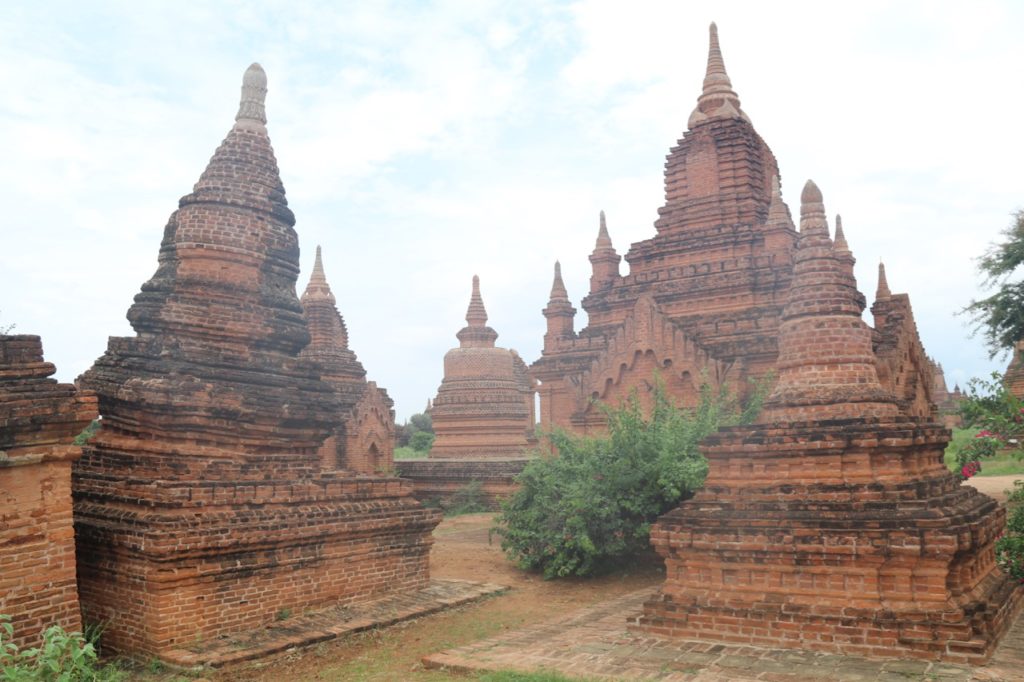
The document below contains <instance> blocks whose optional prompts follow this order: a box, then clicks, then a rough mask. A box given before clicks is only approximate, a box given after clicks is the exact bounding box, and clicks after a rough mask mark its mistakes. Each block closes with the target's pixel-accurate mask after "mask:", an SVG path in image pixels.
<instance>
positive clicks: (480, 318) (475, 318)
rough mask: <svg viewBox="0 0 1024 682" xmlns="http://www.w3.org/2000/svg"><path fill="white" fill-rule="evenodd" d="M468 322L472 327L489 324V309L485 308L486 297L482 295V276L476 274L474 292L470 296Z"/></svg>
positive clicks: (474, 276)
mask: <svg viewBox="0 0 1024 682" xmlns="http://www.w3.org/2000/svg"><path fill="white" fill-rule="evenodd" d="M466 322H468V323H469V326H470V327H483V326H485V325H486V324H487V310H486V309H485V308H484V299H483V298H481V296H480V278H479V277H477V276H476V275H473V293H472V295H470V297H469V308H468V309H467V310H466Z"/></svg>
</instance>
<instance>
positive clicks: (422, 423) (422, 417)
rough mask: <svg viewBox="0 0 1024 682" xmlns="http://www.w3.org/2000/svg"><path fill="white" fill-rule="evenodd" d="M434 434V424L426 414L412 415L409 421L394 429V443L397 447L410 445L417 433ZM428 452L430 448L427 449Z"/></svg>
mask: <svg viewBox="0 0 1024 682" xmlns="http://www.w3.org/2000/svg"><path fill="white" fill-rule="evenodd" d="M421 432H422V433H429V434H433V433H434V424H433V422H432V421H431V419H430V415H429V414H427V413H425V412H424V413H421V414H414V415H412V416H411V417H409V421H407V422H405V423H404V424H399V425H398V426H397V427H396V428H395V443H396V445H397V446H398V447H400V448H401V447H407V446H409V445H411V441H412V437H413V436H415V435H416V434H417V433H421ZM427 449H428V450H429V449H430V448H427Z"/></svg>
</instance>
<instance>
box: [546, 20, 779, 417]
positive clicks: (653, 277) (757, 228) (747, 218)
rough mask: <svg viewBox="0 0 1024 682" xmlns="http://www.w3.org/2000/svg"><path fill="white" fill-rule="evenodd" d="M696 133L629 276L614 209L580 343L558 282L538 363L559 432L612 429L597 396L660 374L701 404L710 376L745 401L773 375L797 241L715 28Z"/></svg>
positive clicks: (621, 391)
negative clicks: (617, 244) (613, 230)
mask: <svg viewBox="0 0 1024 682" xmlns="http://www.w3.org/2000/svg"><path fill="white" fill-rule="evenodd" d="M688 127H689V129H688V130H687V131H686V132H685V133H684V135H683V138H682V139H681V140H679V142H678V144H677V145H676V146H675V147H673V148H672V149H671V151H670V152H669V155H668V158H667V160H666V163H665V204H664V206H662V207H661V208H660V209H658V216H659V217H658V220H657V221H655V223H654V226H655V229H656V231H657V233H656V234H655V236H654V237H653V238H651V239H648V240H645V241H642V242H637V243H636V244H633V245H632V247H630V249H629V251H628V252H627V253H626V261H627V262H628V263H629V269H630V272H629V275H626V276H622V275H620V274H619V262H620V256H619V255H618V254H617V253H616V251H615V249H614V247H613V245H612V240H611V237H610V233H609V229H608V225H607V222H606V220H605V216H604V213H603V212H602V214H601V219H600V228H599V231H598V237H597V242H596V244H595V248H594V251H593V253H592V254H591V256H590V261H591V264H592V276H591V279H590V291H589V293H588V294H587V296H586V297H584V299H583V301H582V307H583V309H584V310H585V311H586V312H587V315H588V317H589V324H588V325H587V326H586V327H585V328H583V329H582V330H580V331H579V332H578V333H577V332H575V331H574V329H573V317H574V315H575V312H576V311H575V309H574V308H573V307H572V305H571V303H570V302H569V298H568V295H567V293H566V292H565V286H564V284H563V283H562V280H561V275H560V272H556V275H555V282H554V286H553V287H552V292H551V300H550V302H549V303H548V306H547V307H546V308H545V309H544V316H545V317H546V318H547V322H548V325H547V333H546V334H545V336H544V349H543V353H542V355H541V358H540V359H539V360H537V361H536V362H535V363H534V364H533V365H532V367H531V372H532V374H533V376H534V378H536V379H537V380H538V381H539V382H540V388H539V391H540V396H541V400H540V402H541V405H540V410H541V415H540V417H541V424H542V426H543V427H544V428H546V429H547V428H550V427H552V426H560V427H563V428H569V429H572V430H575V431H578V432H588V431H591V430H594V429H597V430H600V429H601V428H603V424H604V418H603V415H602V414H601V412H600V410H599V409H597V408H596V407H595V406H594V405H593V400H595V399H596V400H601V401H603V402H606V403H613V404H614V403H617V402H618V401H619V400H621V399H622V398H624V397H626V396H627V395H628V394H629V393H630V391H631V390H632V389H634V388H638V389H640V391H641V392H643V391H644V390H649V388H648V387H649V386H650V385H651V382H650V380H651V377H652V374H653V373H655V372H659V373H660V374H661V378H662V380H663V381H664V382H665V385H666V388H667V390H668V391H669V393H670V394H671V395H673V396H674V397H675V398H676V399H677V400H679V401H681V402H682V403H684V404H692V403H694V402H695V401H696V399H697V389H698V388H699V384H700V382H701V381H702V376H706V378H707V380H709V381H711V382H712V383H714V384H716V385H722V384H728V385H730V386H733V387H735V388H737V389H739V390H741V391H742V390H743V389H744V388H745V386H746V379H747V378H748V377H756V376H760V375H763V374H765V373H766V372H768V371H769V370H770V369H772V368H773V367H774V364H775V360H776V357H777V355H778V346H777V337H778V328H779V316H780V315H781V312H782V306H783V304H784V300H785V292H786V290H787V289H788V287H789V282H790V279H791V278H792V255H793V247H794V243H795V240H796V231H795V229H794V227H793V223H792V220H791V219H790V216H789V210H788V208H787V207H786V205H785V203H783V201H782V194H781V190H780V187H779V182H778V175H779V168H778V163H777V162H776V160H775V156H774V155H773V154H772V151H771V149H769V148H768V145H767V144H766V143H765V142H764V140H762V139H761V136H760V135H758V134H757V131H756V130H754V127H753V125H752V124H751V122H750V118H749V117H748V116H747V114H746V113H745V112H744V111H743V109H742V108H741V106H740V100H739V97H738V96H737V95H736V93H735V91H733V89H732V84H731V81H730V80H729V76H728V74H727V73H726V70H725V63H724V60H723V58H722V52H721V50H720V48H719V44H718V33H717V29H716V28H715V26H714V24H712V25H711V29H710V48H709V51H708V63H707V72H706V75H705V78H704V87H703V91H702V92H701V95H700V97H699V98H698V101H697V107H696V108H695V109H694V111H693V113H692V114H691V115H690V119H689V124H688ZM556 270H557V266H556ZM641 398H642V396H641Z"/></svg>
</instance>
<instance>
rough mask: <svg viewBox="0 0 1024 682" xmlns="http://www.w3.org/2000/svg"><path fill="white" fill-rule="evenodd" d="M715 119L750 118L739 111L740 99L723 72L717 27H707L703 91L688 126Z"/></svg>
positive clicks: (748, 119) (712, 23)
mask: <svg viewBox="0 0 1024 682" xmlns="http://www.w3.org/2000/svg"><path fill="white" fill-rule="evenodd" d="M715 118H742V119H743V120H745V121H750V118H749V117H748V116H747V115H746V114H745V113H743V111H742V110H741V109H740V98H739V96H738V95H737V94H736V93H735V92H734V91H733V89H732V81H730V80H729V74H728V73H726V71H725V59H724V58H723V57H722V48H721V47H720V46H719V44H718V27H717V26H715V23H714V22H711V26H709V27H708V66H707V71H706V72H705V74H704V89H703V91H702V92H701V94H700V97H698V98H697V108H696V109H694V110H693V113H692V114H690V120H689V122H688V125H689V127H690V128H693V126H694V125H696V124H698V123H701V122H703V121H706V120H709V119H715Z"/></svg>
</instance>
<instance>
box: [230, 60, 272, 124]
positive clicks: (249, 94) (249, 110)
mask: <svg viewBox="0 0 1024 682" xmlns="http://www.w3.org/2000/svg"><path fill="white" fill-rule="evenodd" d="M266 99H267V74H266V72H265V71H264V70H263V67H262V66H260V65H259V64H257V63H255V62H253V63H252V64H251V65H250V66H249V68H248V69H246V70H245V75H244V76H242V100H241V102H240V103H239V105H238V114H237V115H235V121H238V122H239V123H242V122H245V123H249V124H255V125H258V126H263V125H265V124H266V123H267V110H266V106H265V103H266Z"/></svg>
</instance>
